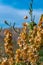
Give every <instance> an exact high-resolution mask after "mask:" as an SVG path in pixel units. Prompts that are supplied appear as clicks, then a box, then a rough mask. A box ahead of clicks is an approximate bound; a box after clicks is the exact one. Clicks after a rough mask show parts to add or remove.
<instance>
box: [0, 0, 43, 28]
mask: <svg viewBox="0 0 43 65" xmlns="http://www.w3.org/2000/svg"><path fill="white" fill-rule="evenodd" d="M29 3H30V0H0V27H1V26H2V27H4V28H6V27H7V26H6V25H5V24H4V20H7V21H8V22H12V23H13V22H15V23H16V26H17V27H21V25H22V23H23V22H28V21H30V16H29V14H28V11H29ZM41 14H43V0H34V2H33V15H35V22H38V21H39V18H40V16H41ZM25 15H27V16H28V20H24V16H25Z"/></svg>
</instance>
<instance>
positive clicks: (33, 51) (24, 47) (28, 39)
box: [15, 21, 43, 65]
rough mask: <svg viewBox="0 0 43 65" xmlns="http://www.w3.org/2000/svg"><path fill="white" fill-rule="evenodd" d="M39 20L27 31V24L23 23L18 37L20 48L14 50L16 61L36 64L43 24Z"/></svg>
mask: <svg viewBox="0 0 43 65" xmlns="http://www.w3.org/2000/svg"><path fill="white" fill-rule="evenodd" d="M40 22H41V21H40ZM40 22H39V23H38V25H37V26H34V28H33V30H29V31H28V32H27V30H28V24H27V23H24V24H23V29H22V32H21V33H20V36H19V37H18V44H19V47H20V48H19V49H17V51H16V55H15V61H16V63H20V62H26V63H30V64H31V65H37V62H39V61H38V60H39V53H38V51H39V50H40V48H41V46H43V26H42V23H40ZM39 24H40V25H39Z"/></svg>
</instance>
